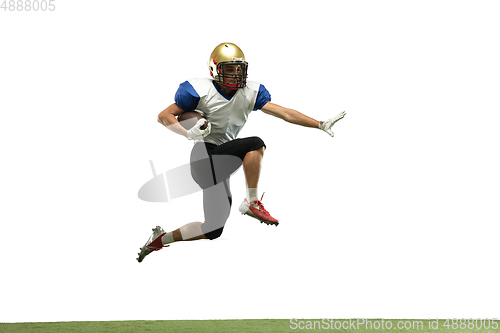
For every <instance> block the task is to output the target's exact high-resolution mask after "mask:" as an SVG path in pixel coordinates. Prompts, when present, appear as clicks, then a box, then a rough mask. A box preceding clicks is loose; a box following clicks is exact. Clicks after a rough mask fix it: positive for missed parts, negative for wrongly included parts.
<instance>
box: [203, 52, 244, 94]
mask: <svg viewBox="0 0 500 333" xmlns="http://www.w3.org/2000/svg"><path fill="white" fill-rule="evenodd" d="M208 68H209V69H210V75H211V76H212V77H213V78H214V80H215V82H219V83H220V84H223V85H224V86H226V87H228V88H229V89H231V90H236V89H238V88H243V87H245V86H246V83H247V75H248V74H247V69H248V63H247V62H246V61H245V55H244V54H243V51H242V50H241V49H240V48H239V47H238V46H236V45H235V44H233V43H222V44H219V45H218V46H217V47H216V48H215V49H214V50H213V51H212V54H210V60H209V61H208Z"/></svg>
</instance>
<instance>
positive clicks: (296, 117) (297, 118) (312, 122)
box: [261, 102, 319, 128]
mask: <svg viewBox="0 0 500 333" xmlns="http://www.w3.org/2000/svg"><path fill="white" fill-rule="evenodd" d="M261 110H262V112H264V113H267V114H270V115H271V116H275V117H277V118H280V119H283V120H284V121H287V122H289V123H292V124H296V125H301V126H305V127H314V128H319V121H317V120H316V119H313V118H311V117H308V116H306V115H305V114H303V113H300V112H299V111H296V110H293V109H288V108H285V107H282V106H280V105H278V104H274V103H271V102H267V103H266V104H265V105H264V106H263V107H262V108H261Z"/></svg>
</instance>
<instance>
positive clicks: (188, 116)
mask: <svg viewBox="0 0 500 333" xmlns="http://www.w3.org/2000/svg"><path fill="white" fill-rule="evenodd" d="M200 119H205V118H204V117H203V116H202V115H201V114H200V113H198V112H196V111H185V112H183V113H181V114H180V116H178V117H177V120H178V121H179V123H180V124H181V125H182V127H184V128H185V129H187V130H188V131H189V130H190V129H191V128H192V127H193V126H194V125H195V124H196V122H197V121H198V120H200ZM207 124H208V123H207V122H206V121H205V124H204V125H203V126H201V127H200V129H202V130H203V129H205V128H207Z"/></svg>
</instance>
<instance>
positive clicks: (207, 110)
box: [137, 43, 345, 262]
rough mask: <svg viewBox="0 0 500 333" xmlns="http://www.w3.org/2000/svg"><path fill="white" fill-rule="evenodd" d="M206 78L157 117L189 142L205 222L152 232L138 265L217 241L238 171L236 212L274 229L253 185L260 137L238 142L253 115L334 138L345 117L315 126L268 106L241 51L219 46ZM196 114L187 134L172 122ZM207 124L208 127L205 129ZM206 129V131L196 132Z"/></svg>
mask: <svg viewBox="0 0 500 333" xmlns="http://www.w3.org/2000/svg"><path fill="white" fill-rule="evenodd" d="M208 68H209V70H210V76H211V78H202V79H193V80H188V81H186V82H184V83H182V84H180V86H179V88H178V90H177V92H176V94H175V103H173V104H172V105H170V106H169V107H167V108H166V109H165V110H163V111H162V112H161V113H160V114H159V115H158V122H160V123H161V124H163V125H164V126H166V127H167V128H168V129H169V130H171V131H173V132H174V133H177V134H179V135H182V136H184V137H186V138H187V139H189V140H193V141H194V147H193V149H192V151H191V175H192V177H193V179H194V180H195V181H196V182H197V183H198V185H200V187H201V188H202V189H203V208H204V213H205V220H204V222H191V223H188V224H186V225H184V226H182V227H180V228H178V229H176V230H173V231H171V232H165V231H164V230H163V229H162V228H161V227H159V226H157V227H156V228H154V229H153V234H152V235H151V237H150V238H149V239H148V241H147V242H146V244H145V245H144V246H143V247H142V248H141V252H140V253H139V257H138V258H137V260H138V261H139V262H141V261H142V260H143V259H144V258H145V257H146V256H147V255H148V254H149V253H151V252H153V251H157V250H160V249H162V248H163V247H166V246H169V244H170V243H173V242H177V241H192V240H199V239H210V240H212V239H216V238H218V237H220V235H221V234H222V231H223V229H224V225H225V223H226V221H227V219H228V217H229V212H230V208H231V204H232V195H231V191H230V187H229V177H230V175H231V173H233V172H234V171H235V169H236V168H237V167H239V166H240V165H243V169H244V174H245V178H246V186H247V191H246V192H247V193H246V198H244V200H243V201H242V202H241V204H240V206H239V211H240V212H241V213H242V214H245V215H248V216H250V217H252V218H255V219H257V220H259V221H260V222H261V223H265V224H268V225H276V226H277V225H278V223H279V221H278V220H277V219H276V218H274V217H273V216H272V215H271V214H270V213H269V211H267V210H266V209H265V208H264V205H263V204H262V197H261V198H260V199H259V197H258V195H259V193H258V183H259V176H260V170H261V162H262V159H263V157H264V151H265V149H266V145H265V143H264V141H263V140H262V139H261V138H259V137H248V138H237V136H238V133H239V132H240V131H241V129H242V128H243V126H244V125H245V123H246V121H247V119H248V117H249V116H250V115H251V113H252V112H254V111H258V110H261V111H262V112H264V113H266V114H268V115H271V116H274V117H277V118H280V119H283V120H284V121H286V122H289V123H292V124H296V125H301V126H305V127H311V128H317V129H320V130H323V131H325V132H326V133H328V134H329V135H330V136H332V137H333V132H332V126H333V125H334V124H335V123H336V122H337V121H339V120H340V119H342V118H343V117H344V115H345V112H341V113H340V114H338V115H337V116H335V117H333V118H331V119H329V120H327V121H317V120H315V119H313V118H311V117H308V116H306V115H304V114H302V113H300V112H298V111H296V110H293V109H289V108H285V107H282V106H280V105H277V104H274V103H271V94H270V93H269V91H268V90H267V89H266V88H265V87H264V86H263V85H262V84H260V83H257V82H253V81H247V75H248V74H247V73H248V63H247V61H246V60H245V55H244V54H243V51H242V50H241V49H240V48H239V47H238V46H236V45H235V44H232V43H222V44H220V45H218V46H217V47H216V48H215V49H214V50H213V52H212V53H211V54H210V58H209V63H208ZM186 111H197V112H199V113H201V114H202V115H203V117H204V119H200V120H198V122H197V123H196V125H195V126H193V127H192V128H191V129H189V130H187V129H185V128H184V127H183V126H181V124H179V122H178V119H177V117H178V116H180V115H181V114H182V113H183V112H186ZM205 121H208V124H205ZM202 125H206V126H205V127H206V128H205V129H201V127H202ZM225 156H226V157H228V156H229V157H232V158H233V159H232V160H231V162H232V161H234V160H235V159H234V157H237V158H238V159H236V160H237V161H240V163H239V165H238V163H236V165H235V163H225V160H224V157H225Z"/></svg>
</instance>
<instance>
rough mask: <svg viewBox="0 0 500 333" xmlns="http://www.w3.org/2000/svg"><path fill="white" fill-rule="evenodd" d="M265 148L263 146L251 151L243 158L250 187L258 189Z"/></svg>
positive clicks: (248, 186)
mask: <svg viewBox="0 0 500 333" xmlns="http://www.w3.org/2000/svg"><path fill="white" fill-rule="evenodd" d="M265 149H266V148H265V147H261V148H259V149H257V150H253V151H249V152H248V153H247V154H246V155H245V158H244V159H243V170H244V172H245V178H246V181H247V188H248V189H252V188H255V189H256V188H257V187H258V185H259V178H260V170H261V164H262V159H263V157H264V150H265ZM256 199H257V198H255V200H256ZM252 201H253V200H252Z"/></svg>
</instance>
